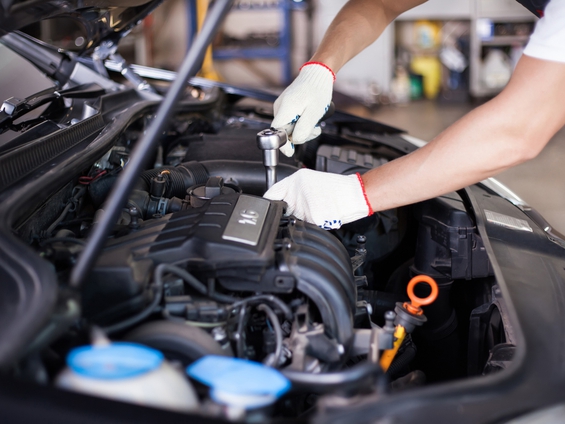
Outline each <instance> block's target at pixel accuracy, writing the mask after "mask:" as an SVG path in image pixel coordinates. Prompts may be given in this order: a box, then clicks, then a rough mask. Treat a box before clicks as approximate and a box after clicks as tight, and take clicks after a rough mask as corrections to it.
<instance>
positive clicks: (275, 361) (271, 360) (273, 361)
mask: <svg viewBox="0 0 565 424" xmlns="http://www.w3.org/2000/svg"><path fill="white" fill-rule="evenodd" d="M257 310H258V311H261V312H264V313H265V315H267V318H268V319H269V321H271V325H272V326H273V329H274V330H275V340H276V342H275V345H276V347H275V353H274V355H268V356H267V361H266V362H265V365H267V366H268V367H273V368H278V366H279V359H280V357H281V353H282V347H283V346H282V344H283V335H282V328H281V323H280V322H279V318H278V317H277V314H275V312H274V311H273V310H272V309H271V308H269V307H268V306H267V305H265V304H264V303H262V304H260V305H259V306H257Z"/></svg>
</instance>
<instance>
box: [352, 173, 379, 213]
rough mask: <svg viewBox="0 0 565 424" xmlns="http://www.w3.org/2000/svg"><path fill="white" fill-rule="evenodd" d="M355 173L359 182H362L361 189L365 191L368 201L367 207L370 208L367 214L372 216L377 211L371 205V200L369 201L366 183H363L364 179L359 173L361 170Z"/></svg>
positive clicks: (364, 195) (364, 194)
mask: <svg viewBox="0 0 565 424" xmlns="http://www.w3.org/2000/svg"><path fill="white" fill-rule="evenodd" d="M355 175H357V179H358V180H359V184H361V190H362V191H363V197H364V198H365V202H366V203H367V207H368V208H369V213H368V214H367V216H371V215H373V213H375V212H374V211H373V208H372V207H371V202H369V197H367V192H366V191H365V184H363V179H362V178H361V174H359V172H357V173H356V174H355Z"/></svg>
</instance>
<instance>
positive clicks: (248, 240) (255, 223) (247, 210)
mask: <svg viewBox="0 0 565 424" xmlns="http://www.w3.org/2000/svg"><path fill="white" fill-rule="evenodd" d="M269 205H270V202H269V201H268V200H266V199H263V198H261V197H254V196H246V195H241V196H239V199H238V201H237V203H236V205H235V207H234V209H233V212H232V214H231V216H230V220H229V222H228V225H227V226H226V229H225V230H224V234H223V235H222V239H224V240H230V241H235V242H238V243H242V244H248V245H250V246H257V243H258V242H259V237H260V236H261V232H262V231H263V225H264V224H265V217H266V216H267V211H268V210H269Z"/></svg>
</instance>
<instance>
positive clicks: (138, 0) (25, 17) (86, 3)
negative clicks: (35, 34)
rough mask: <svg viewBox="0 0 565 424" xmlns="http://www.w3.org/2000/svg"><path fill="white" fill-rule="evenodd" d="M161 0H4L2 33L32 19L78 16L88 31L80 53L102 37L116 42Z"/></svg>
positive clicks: (0, 9)
mask: <svg viewBox="0 0 565 424" xmlns="http://www.w3.org/2000/svg"><path fill="white" fill-rule="evenodd" d="M161 1H162V0H150V1H147V0H116V1H108V0H92V1H91V0H70V1H65V0H28V1H25V0H24V1H22V0H2V1H0V34H1V35H3V34H6V33H8V32H11V31H16V30H19V29H22V28H24V27H26V26H28V25H31V24H33V23H36V22H39V21H42V20H45V19H51V18H60V17H66V18H71V19H74V20H76V21H77V22H78V23H79V24H80V25H81V26H82V27H83V28H84V31H85V38H86V42H85V43H84V45H83V49H82V50H81V52H80V54H84V53H89V52H91V51H92V50H93V49H94V48H96V47H97V46H99V45H100V44H101V43H102V42H103V41H109V42H111V43H112V44H115V43H116V42H117V41H118V40H119V39H120V38H122V37H124V36H125V35H127V33H128V32H129V31H130V30H131V29H132V28H133V27H134V26H135V25H137V24H138V23H139V22H140V21H141V20H143V18H145V17H146V16H147V15H149V13H151V12H152V11H153V10H154V9H155V8H156V7H157V6H158V5H159V4H161Z"/></svg>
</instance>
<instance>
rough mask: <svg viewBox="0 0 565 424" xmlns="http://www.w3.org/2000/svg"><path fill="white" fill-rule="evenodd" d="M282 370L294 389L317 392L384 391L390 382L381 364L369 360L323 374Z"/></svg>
mask: <svg viewBox="0 0 565 424" xmlns="http://www.w3.org/2000/svg"><path fill="white" fill-rule="evenodd" d="M281 372H282V374H283V375H284V376H285V377H286V378H288V379H289V380H290V382H291V383H292V388H293V390H296V391H302V392H308V393H316V394H324V393H331V392H335V391H343V392H358V391H360V390H364V389H367V388H374V389H375V390H376V392H377V393H383V392H384V391H386V387H387V382H388V381H387V380H388V379H387V377H386V375H385V374H384V373H383V370H382V368H381V366H380V364H373V363H372V362H368V361H365V362H361V363H359V364H357V365H355V366H353V367H351V368H348V369H346V370H343V371H339V372H331V373H321V374H312V373H307V372H301V371H289V370H282V371H281Z"/></svg>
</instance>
